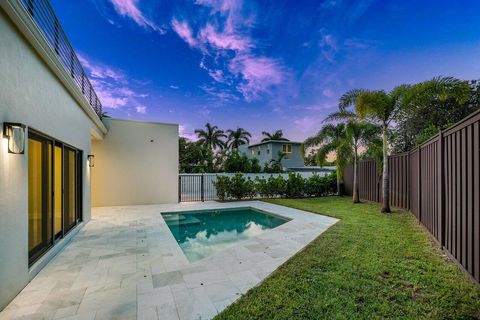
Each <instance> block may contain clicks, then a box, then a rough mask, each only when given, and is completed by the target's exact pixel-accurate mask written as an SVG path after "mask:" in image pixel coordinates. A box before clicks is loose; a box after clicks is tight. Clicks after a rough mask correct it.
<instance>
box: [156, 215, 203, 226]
mask: <svg viewBox="0 0 480 320" xmlns="http://www.w3.org/2000/svg"><path fill="white" fill-rule="evenodd" d="M163 219H164V220H165V222H166V223H167V224H168V225H169V226H185V225H189V224H198V223H200V220H198V219H197V218H195V216H194V215H189V214H187V215H183V214H168V215H167V214H166V215H163Z"/></svg>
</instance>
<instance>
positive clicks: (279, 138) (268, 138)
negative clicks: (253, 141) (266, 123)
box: [262, 130, 289, 142]
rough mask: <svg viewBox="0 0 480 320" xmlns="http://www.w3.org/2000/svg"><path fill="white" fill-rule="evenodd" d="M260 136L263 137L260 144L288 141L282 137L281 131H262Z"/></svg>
mask: <svg viewBox="0 0 480 320" xmlns="http://www.w3.org/2000/svg"><path fill="white" fill-rule="evenodd" d="M262 135H263V136H264V137H265V138H263V139H262V142H265V141H272V140H277V141H289V140H288V139H287V138H285V137H283V131H282V130H277V131H275V132H273V133H269V132H266V131H262Z"/></svg>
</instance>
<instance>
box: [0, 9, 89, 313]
mask: <svg viewBox="0 0 480 320" xmlns="http://www.w3.org/2000/svg"><path fill="white" fill-rule="evenodd" d="M5 121H7V122H21V123H24V124H26V125H27V126H29V127H31V128H34V129H36V130H38V131H40V132H42V133H44V134H47V135H49V136H52V137H53V138H55V139H58V140H60V141H62V142H65V143H68V144H70V145H72V146H74V147H76V148H78V149H80V150H82V151H83V160H82V163H83V195H84V198H83V219H84V221H88V220H89V219H90V173H89V168H88V166H87V165H86V163H87V161H86V156H87V155H88V154H89V153H90V152H91V150H90V148H91V134H92V130H93V131H97V130H98V128H97V127H96V126H95V125H94V123H93V122H92V120H91V119H90V118H89V117H88V116H87V114H86V113H85V111H84V110H83V109H82V108H81V107H80V106H79V104H78V103H77V101H76V100H74V99H73V97H72V96H71V95H70V94H69V92H68V91H67V90H66V89H65V87H64V85H63V84H62V82H60V81H59V79H58V77H57V76H56V75H55V74H54V73H53V72H52V71H51V69H49V67H48V66H47V65H46V64H45V63H44V60H42V59H41V58H40V56H39V55H38V54H37V53H36V52H35V51H34V50H33V47H32V46H31V45H30V44H29V43H28V42H27V41H26V39H25V38H24V37H23V35H22V34H21V33H20V32H19V31H18V29H16V27H15V26H14V25H13V23H12V22H11V20H10V18H9V17H7V16H6V14H5V12H4V11H3V10H2V9H1V8H0V124H3V122H5ZM0 136H1V130H0ZM0 142H1V150H0V310H1V309H3V307H5V305H6V304H7V303H8V302H9V301H10V300H11V299H12V298H13V297H14V296H15V295H16V294H17V293H18V292H19V291H20V290H21V289H22V288H23V287H24V286H25V285H26V284H27V283H28V281H29V280H30V279H31V278H32V277H33V276H34V275H35V273H36V272H38V270H39V267H38V265H37V266H36V267H33V268H31V269H29V268H28V211H27V210H28V199H27V196H28V194H27V190H28V170H27V166H28V148H27V149H26V153H25V154H23V155H16V154H9V153H7V148H6V147H7V145H6V143H7V140H6V139H3V137H2V138H1V141H0ZM27 147H28V144H27ZM52 252H54V251H52ZM50 255H51V254H50ZM47 260H48V259H46V258H45V259H43V261H41V262H39V263H42V264H45V263H46V262H47Z"/></svg>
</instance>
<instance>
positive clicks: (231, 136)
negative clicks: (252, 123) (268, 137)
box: [227, 128, 252, 149]
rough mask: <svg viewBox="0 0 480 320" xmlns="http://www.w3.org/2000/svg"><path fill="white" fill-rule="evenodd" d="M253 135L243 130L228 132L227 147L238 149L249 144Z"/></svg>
mask: <svg viewBox="0 0 480 320" xmlns="http://www.w3.org/2000/svg"><path fill="white" fill-rule="evenodd" d="M251 137H252V135H251V134H250V132H248V131H247V130H245V129H243V128H237V129H236V130H231V129H228V130H227V147H228V148H229V149H238V147H240V146H241V145H244V144H248V143H249V142H250V138H251Z"/></svg>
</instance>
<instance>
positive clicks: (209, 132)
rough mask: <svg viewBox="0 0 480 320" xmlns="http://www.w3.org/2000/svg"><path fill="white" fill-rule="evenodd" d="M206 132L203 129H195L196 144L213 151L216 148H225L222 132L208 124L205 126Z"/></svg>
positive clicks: (224, 136)
mask: <svg viewBox="0 0 480 320" xmlns="http://www.w3.org/2000/svg"><path fill="white" fill-rule="evenodd" d="M205 128H206V130H203V129H196V130H195V134H196V135H197V137H198V143H200V144H202V145H203V146H205V147H208V148H209V149H211V150H215V149H217V148H219V149H223V148H225V141H223V140H222V139H223V138H226V137H227V136H226V135H225V133H224V132H223V130H220V129H218V127H217V126H212V125H211V124H210V123H207V124H206V125H205Z"/></svg>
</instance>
